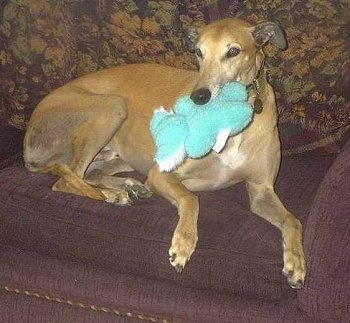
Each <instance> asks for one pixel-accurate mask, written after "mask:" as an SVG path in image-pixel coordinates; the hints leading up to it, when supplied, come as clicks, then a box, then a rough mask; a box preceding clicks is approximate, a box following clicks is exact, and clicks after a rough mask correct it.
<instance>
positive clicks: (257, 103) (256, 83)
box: [247, 64, 264, 114]
mask: <svg viewBox="0 0 350 323" xmlns="http://www.w3.org/2000/svg"><path fill="white" fill-rule="evenodd" d="M263 74H264V64H261V66H260V68H259V71H258V73H257V74H256V76H255V78H254V80H253V81H252V83H250V84H249V85H247V91H248V93H249V97H251V98H253V99H254V103H253V110H254V112H255V113H257V114H259V113H261V112H262V111H263V109H264V107H263V103H262V101H261V99H260V98H259V95H260V81H261V76H262V75H263Z"/></svg>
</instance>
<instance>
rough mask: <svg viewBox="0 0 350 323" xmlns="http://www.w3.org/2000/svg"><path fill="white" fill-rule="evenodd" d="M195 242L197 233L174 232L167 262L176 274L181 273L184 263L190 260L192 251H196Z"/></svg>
mask: <svg viewBox="0 0 350 323" xmlns="http://www.w3.org/2000/svg"><path fill="white" fill-rule="evenodd" d="M197 240H198V237H197V232H193V233H189V232H180V230H175V232H174V235H173V239H172V244H171V247H170V249H169V255H170V258H169V260H170V263H171V265H172V266H173V267H174V268H175V269H176V271H177V272H178V273H181V272H182V270H183V269H184V267H185V265H186V263H187V262H188V261H189V260H190V257H191V255H192V253H193V251H194V250H195V249H196V244H197Z"/></svg>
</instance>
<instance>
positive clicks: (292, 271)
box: [283, 248, 306, 289]
mask: <svg viewBox="0 0 350 323" xmlns="http://www.w3.org/2000/svg"><path fill="white" fill-rule="evenodd" d="M283 260H284V266H283V274H284V275H285V276H286V277H287V280H288V283H289V285H290V287H292V288H296V289H300V288H302V287H303V286H304V281H305V275H306V262H305V256H304V252H303V250H302V249H300V250H298V249H297V248H295V249H288V248H286V249H285V250H284V254H283Z"/></svg>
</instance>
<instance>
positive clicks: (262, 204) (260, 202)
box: [247, 183, 306, 288]
mask: <svg viewBox="0 0 350 323" xmlns="http://www.w3.org/2000/svg"><path fill="white" fill-rule="evenodd" d="M247 189H248V193H249V198H250V207H251V210H252V211H253V212H254V213H256V214H258V215H260V216H261V217H263V218H264V219H266V220H267V221H269V222H270V223H272V224H273V225H275V226H276V227H277V228H279V229H280V230H281V232H282V237H283V249H284V250H283V261H284V266H283V273H284V275H285V276H286V277H287V279H288V283H289V285H290V286H291V287H293V288H301V287H302V286H303V285H304V280H305V271H306V264H305V256H304V251H303V246H302V226H301V223H300V221H299V220H298V219H297V218H296V217H295V216H294V215H293V214H292V213H290V212H289V211H288V210H287V209H286V208H285V207H284V205H283V204H282V202H281V201H280V199H279V197H278V196H277V194H276V193H275V191H274V189H273V187H272V186H270V185H267V184H255V183H247Z"/></svg>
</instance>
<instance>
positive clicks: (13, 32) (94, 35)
mask: <svg viewBox="0 0 350 323" xmlns="http://www.w3.org/2000/svg"><path fill="white" fill-rule="evenodd" d="M2 9H3V10H2V20H1V23H0V36H1V42H0V46H1V47H0V68H1V73H0V86H1V89H0V91H1V93H2V100H1V101H0V107H1V109H0V119H3V120H6V121H7V122H8V123H10V124H12V125H14V126H16V127H18V128H21V129H25V127H26V123H27V121H28V119H29V117H30V114H31V112H32V111H33V109H34V107H35V106H36V104H37V103H38V102H39V101H40V100H41V99H42V98H43V96H44V95H45V94H47V93H48V92H49V91H51V90H53V89H54V88H57V87H58V86H60V85H62V84H64V83H66V82H67V81H69V80H71V79H72V78H75V77H77V76H79V75H82V74H85V73H88V72H91V71H96V70H99V69H101V68H106V67H109V66H114V65H119V64H126V63H135V62H157V63H163V64H167V65H172V66H176V67H181V68H188V69H196V68H197V64H196V62H195V58H194V55H193V54H192V53H190V52H189V51H188V46H187V42H186V35H187V34H188V30H189V28H190V27H192V26H197V27H200V26H203V24H204V23H207V22H210V21H212V20H215V19H218V18H224V17H232V16H242V17H244V18H245V19H248V20H249V21H250V22H252V23H254V24H255V23H257V22H259V21H261V20H272V21H277V22H279V23H280V24H281V25H282V26H283V27H284V28H285V29H286V33H287V37H288V39H289V49H288V50H287V51H284V52H278V51H276V49H275V48H273V47H268V48H267V54H268V57H269V59H268V64H267V68H268V71H269V75H270V79H271V82H272V84H273V86H274V88H275V90H276V93H277V101H278V106H279V109H280V115H281V118H280V129H281V133H282V141H283V147H284V151H285V154H293V153H298V152H302V151H305V150H312V149H315V148H320V147H325V149H326V150H327V151H337V150H339V148H338V146H339V142H340V139H341V138H342V137H343V136H344V133H345V131H346V130H347V129H348V128H349V127H350V126H349V124H350V106H349V102H350V100H349V90H348V89H349V74H350V73H349V68H350V51H349V48H350V46H349V36H348V32H349V21H350V8H349V2H348V1H344V0H333V1H328V2H324V1H319V0H308V1H302V0H296V1H293V2H291V3H290V2H288V1H287V2H286V1H272V0H269V1H244V2H242V1H239V0H233V1H223V0H222V1H198V0H191V1H172V0H168V1H141V0H134V1H131V0H122V1H118V2H116V1H114V0H104V1H86V0H79V1H44V0H35V1H34V0H20V1H18V0H16V1H15V0H8V1H7V2H2ZM19 26H20V28H19Z"/></svg>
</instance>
